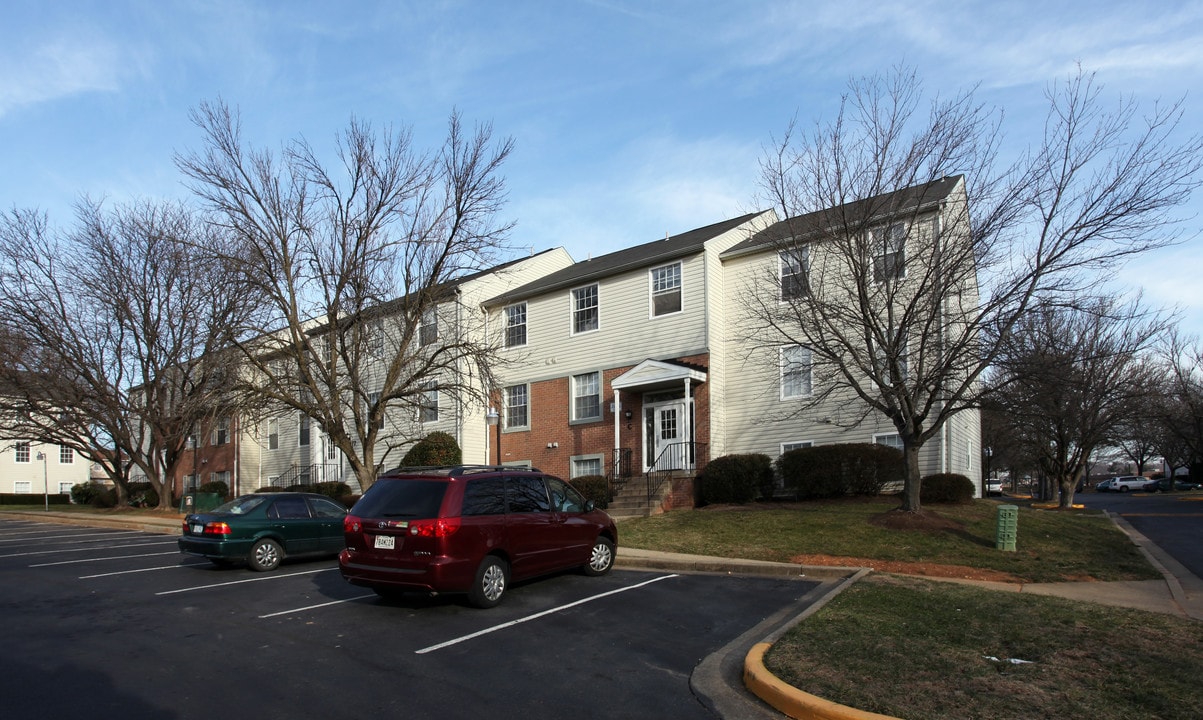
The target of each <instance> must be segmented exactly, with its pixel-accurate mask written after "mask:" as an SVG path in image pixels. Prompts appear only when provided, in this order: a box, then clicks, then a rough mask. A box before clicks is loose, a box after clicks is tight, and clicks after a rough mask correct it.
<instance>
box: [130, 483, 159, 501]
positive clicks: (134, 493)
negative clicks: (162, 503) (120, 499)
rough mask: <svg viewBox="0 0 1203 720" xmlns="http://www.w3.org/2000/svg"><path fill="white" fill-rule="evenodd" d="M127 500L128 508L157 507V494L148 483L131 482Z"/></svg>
mask: <svg viewBox="0 0 1203 720" xmlns="http://www.w3.org/2000/svg"><path fill="white" fill-rule="evenodd" d="M128 490H129V496H128V498H127V500H128V502H129V506H130V507H158V505H159V492H158V491H157V490H155V487H154V485H153V484H151V483H149V482H132V483H130V484H129V487H128Z"/></svg>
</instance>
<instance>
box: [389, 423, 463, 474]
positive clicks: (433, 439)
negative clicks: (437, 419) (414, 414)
mask: <svg viewBox="0 0 1203 720" xmlns="http://www.w3.org/2000/svg"><path fill="white" fill-rule="evenodd" d="M463 461H464V454H463V452H462V451H461V450H460V447H459V443H457V442H455V438H453V437H451V435H449V434H447V433H445V432H441V431H435V432H432V433H430V434H429V435H427V436H426V437H424V438H422V439H421V440H419V441H418V442H416V443H414V446H413V447H411V448H410V449H409V452H407V453H405V457H403V458H402V459H401V464H402V465H405V466H408V467H421V466H439V465H459V464H460V463H462V462H463Z"/></svg>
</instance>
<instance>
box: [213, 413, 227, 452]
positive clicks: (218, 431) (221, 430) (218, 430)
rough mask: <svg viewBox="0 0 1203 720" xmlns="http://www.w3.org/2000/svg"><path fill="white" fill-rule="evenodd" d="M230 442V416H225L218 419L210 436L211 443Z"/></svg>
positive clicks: (221, 443) (223, 443)
mask: <svg viewBox="0 0 1203 720" xmlns="http://www.w3.org/2000/svg"><path fill="white" fill-rule="evenodd" d="M228 442H230V418H228V417H223V418H221V419H219V420H218V421H217V425H216V426H214V428H213V432H212V433H210V436H209V444H210V445H225V444H226V443H228Z"/></svg>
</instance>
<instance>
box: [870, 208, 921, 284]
mask: <svg viewBox="0 0 1203 720" xmlns="http://www.w3.org/2000/svg"><path fill="white" fill-rule="evenodd" d="M894 227H901V228H902V241H901V242H900V243H899V245H898V249H897V250H894V251H891V252H886V251H885V250H884V249H883V247H880V246H879V245H878V243H877V238H876V237H875V235H876V233H877V232H878V231H879V230H883V229H884V230H885V231H886V232H888V231H889V230H890V229H891V228H894ZM910 230H911V228H910V225H909V223H906V222H903V221H901V220H900V221H897V222H888V223H885V224H883V225H877V226H874V227H872V228H869V233H870V240H871V242H872V244H873V248H872V249H873V281H874V282H876V283H883V282H890V281H897V280H905V279H906V241H907V238H909V237H910V234H911V233H910ZM882 245H884V243H883V244H882ZM888 255H898V256H899V260H900V262H899V268H900V271H899V272H898V273H897V274H896V275H893V276H891V277H887V278H883V279H881V280H878V279H877V262H878V260H884V259H885V257H886V256H888Z"/></svg>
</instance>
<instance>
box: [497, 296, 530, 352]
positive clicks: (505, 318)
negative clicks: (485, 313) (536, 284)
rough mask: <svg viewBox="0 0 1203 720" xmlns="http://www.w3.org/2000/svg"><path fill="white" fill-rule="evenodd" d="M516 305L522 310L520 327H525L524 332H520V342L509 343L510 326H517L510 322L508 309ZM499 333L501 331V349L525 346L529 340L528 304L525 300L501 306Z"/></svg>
mask: <svg viewBox="0 0 1203 720" xmlns="http://www.w3.org/2000/svg"><path fill="white" fill-rule="evenodd" d="M517 307H521V308H522V309H523V310H522V318H523V319H522V327H523V328H525V332H523V333H522V342H521V343H520V344H514V345H510V344H509V342H510V328H511V327H516V326H517V325H516V324H515V325H511V324H510V309H511V308H517ZM501 333H502V337H501V347H502V349H504V350H508V349H510V348H520V347H526V346H527V344H528V343H529V342H530V306H529V305H527V304H526V301H522V302H517V303H512V304H510V305H506V306H505V307H503V308H501Z"/></svg>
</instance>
